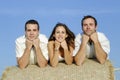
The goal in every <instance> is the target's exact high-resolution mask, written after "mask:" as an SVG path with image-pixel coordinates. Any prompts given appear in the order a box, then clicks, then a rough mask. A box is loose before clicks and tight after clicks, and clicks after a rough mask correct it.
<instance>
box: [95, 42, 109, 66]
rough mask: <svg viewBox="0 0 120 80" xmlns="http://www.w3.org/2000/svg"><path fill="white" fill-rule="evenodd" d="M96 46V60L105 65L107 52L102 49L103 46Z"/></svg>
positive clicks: (96, 44) (98, 44)
mask: <svg viewBox="0 0 120 80" xmlns="http://www.w3.org/2000/svg"><path fill="white" fill-rule="evenodd" d="M94 44H95V53H96V58H97V59H98V61H99V62H100V63H101V64H103V63H104V62H105V61H106V59H107V54H106V53H105V51H104V50H103V49H102V47H101V45H100V43H99V42H96V43H94Z"/></svg>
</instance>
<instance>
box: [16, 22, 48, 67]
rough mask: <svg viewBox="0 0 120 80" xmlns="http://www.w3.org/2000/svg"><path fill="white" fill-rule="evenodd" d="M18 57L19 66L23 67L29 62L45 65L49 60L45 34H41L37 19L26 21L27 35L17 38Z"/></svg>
mask: <svg viewBox="0 0 120 80" xmlns="http://www.w3.org/2000/svg"><path fill="white" fill-rule="evenodd" d="M15 42H16V57H17V62H18V66H19V67H20V68H21V69H23V68H25V67H27V65H29V64H37V65H38V66H40V67H45V66H46V65H47V60H48V50H47V43H48V39H47V38H46V36H45V35H43V34H39V24H38V22H37V21H36V20H28V21H27V22H26V23H25V35H23V36H21V37H19V38H17V39H16V41H15Z"/></svg>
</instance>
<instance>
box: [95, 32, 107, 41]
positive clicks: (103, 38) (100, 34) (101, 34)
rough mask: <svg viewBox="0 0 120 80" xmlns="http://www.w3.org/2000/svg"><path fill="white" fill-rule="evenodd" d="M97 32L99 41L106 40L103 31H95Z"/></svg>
mask: <svg viewBox="0 0 120 80" xmlns="http://www.w3.org/2000/svg"><path fill="white" fill-rule="evenodd" d="M97 34H98V39H99V40H100V41H103V40H108V39H107V37H106V36H105V34H104V33H102V32H97Z"/></svg>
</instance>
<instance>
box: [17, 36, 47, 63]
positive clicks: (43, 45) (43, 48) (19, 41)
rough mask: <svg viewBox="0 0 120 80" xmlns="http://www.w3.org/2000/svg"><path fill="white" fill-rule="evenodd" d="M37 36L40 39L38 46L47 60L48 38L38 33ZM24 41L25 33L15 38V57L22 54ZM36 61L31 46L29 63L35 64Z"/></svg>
mask: <svg viewBox="0 0 120 80" xmlns="http://www.w3.org/2000/svg"><path fill="white" fill-rule="evenodd" d="M38 38H39V39H40V48H41V51H42V53H43V56H44V57H45V58H46V60H48V49H47V43H48V39H47V37H46V36H45V35H43V34H39V36H38ZM25 42H26V37H25V35H23V36H21V37H19V38H17V39H16V41H15V43H16V57H17V58H20V57H22V56H23V53H24V50H25V48H26V46H25ZM36 63H37V60H36V55H35V51H34V49H33V48H32V49H31V52H30V63H29V64H36Z"/></svg>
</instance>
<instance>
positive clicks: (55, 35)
mask: <svg viewBox="0 0 120 80" xmlns="http://www.w3.org/2000/svg"><path fill="white" fill-rule="evenodd" d="M74 39H75V35H74V33H73V32H72V31H70V30H69V28H68V27H67V26H66V25H65V24H63V23H58V24H56V26H55V27H54V29H53V31H52V34H51V35H50V38H49V42H48V51H49V58H50V65H51V66H53V67H55V66H56V65H57V64H58V62H59V61H63V60H64V61H65V63H66V64H68V65H69V64H72V62H73V57H72V55H73V50H74V47H75V45H74Z"/></svg>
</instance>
